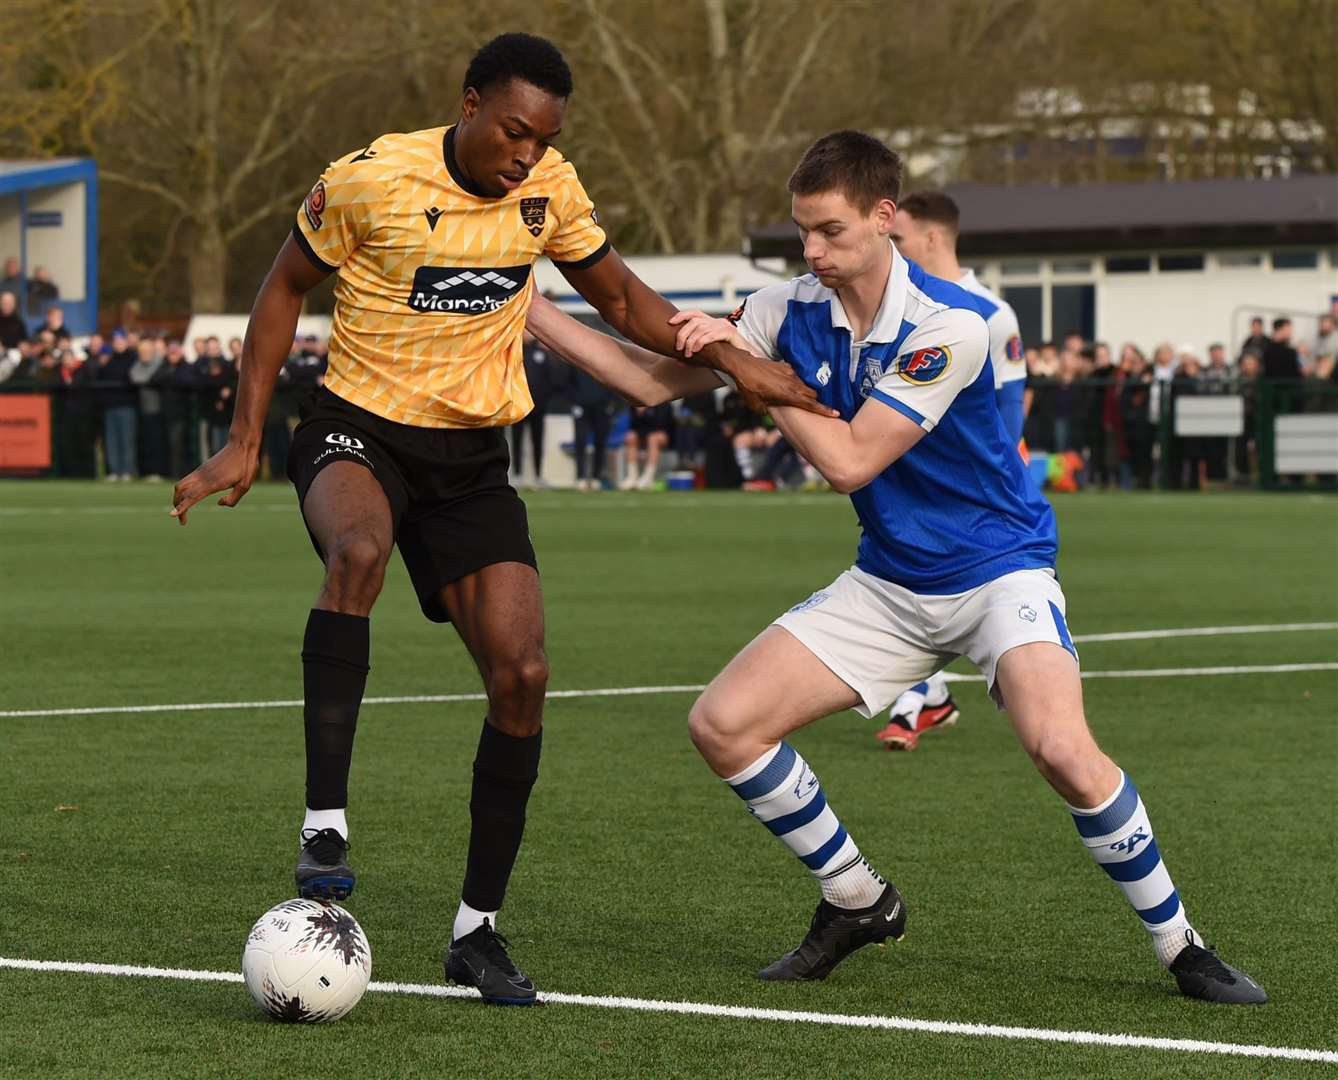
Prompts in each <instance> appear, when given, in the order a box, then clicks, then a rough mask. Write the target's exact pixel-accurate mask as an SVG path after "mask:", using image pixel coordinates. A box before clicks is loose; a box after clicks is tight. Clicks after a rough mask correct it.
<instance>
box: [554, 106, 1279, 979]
mask: <svg viewBox="0 0 1338 1080" xmlns="http://www.w3.org/2000/svg"><path fill="white" fill-rule="evenodd" d="M900 182H901V163H900V160H899V159H898V157H897V155H896V154H894V153H893V152H892V151H891V150H889V149H888V148H887V147H886V146H884V145H883V144H882V143H881V142H879V141H878V140H877V139H874V138H872V137H871V136H868V135H864V134H862V133H860V132H854V131H841V132H836V133H834V134H831V135H827V136H824V137H823V138H821V139H819V140H818V141H817V142H816V143H814V144H813V146H811V147H810V148H809V150H808V151H807V152H806V153H805V155H804V157H803V159H802V160H801V161H800V163H799V166H798V167H797V168H796V170H795V172H794V174H793V175H792V176H791V178H790V184H789V187H790V192H791V194H792V195H793V204H792V205H793V216H794V219H795V221H796V223H797V224H798V226H799V229H800V234H801V236H802V237H803V240H804V256H805V259H806V261H807V262H808V265H809V267H810V268H811V269H812V271H813V273H811V274H808V275H805V276H804V277H800V278H796V279H794V280H792V281H789V282H783V283H778V284H776V285H772V286H768V287H767V288H765V289H762V290H760V291H759V292H757V293H754V294H753V295H752V296H751V297H749V299H748V302H747V304H746V306H745V308H744V310H743V312H742V313H741V316H740V319H739V322H738V325H737V328H736V327H735V326H733V325H732V324H730V323H729V322H725V321H723V320H713V319H708V318H705V317H696V316H692V315H688V314H680V315H678V316H675V317H674V318H673V320H672V321H673V322H675V323H678V324H680V327H681V333H680V336H679V340H678V345H679V347H680V349H682V350H683V351H684V352H685V353H691V352H693V351H695V350H696V349H697V348H700V347H701V346H702V345H704V344H707V343H709V342H714V341H722V340H731V341H733V342H734V343H736V344H740V343H741V344H745V345H747V346H748V347H749V348H751V349H752V350H753V351H755V352H757V353H759V354H761V355H764V356H769V357H771V358H772V359H775V360H781V361H784V362H786V363H788V364H789V365H790V366H791V367H792V368H793V369H794V370H795V372H796V373H797V374H798V375H799V376H800V378H801V379H802V380H803V381H804V382H806V383H807V384H808V385H809V386H810V387H812V388H814V389H815V390H816V391H817V394H818V400H819V401H820V402H821V403H823V404H826V405H828V406H830V407H832V408H834V409H835V410H836V411H837V412H838V414H839V416H838V417H837V418H827V417H816V416H808V415H805V414H802V413H800V412H798V411H796V410H794V409H789V408H774V409H772V413H773V415H774V416H775V419H776V422H777V424H778V426H779V427H780V428H781V430H782V431H783V432H784V434H785V436H786V437H787V438H788V439H789V440H790V441H791V443H793V444H794V446H795V448H796V449H797V450H799V451H800V453H802V454H803V456H804V457H805V458H807V459H808V460H809V461H810V462H812V463H813V465H815V466H816V467H817V468H818V469H819V470H820V471H821V472H822V474H823V475H824V476H825V477H826V478H827V480H828V481H829V482H830V483H831V484H832V486H833V487H834V488H836V489H837V490H839V491H842V492H846V493H849V494H850V495H851V500H852V502H853V503H854V506H855V510H856V512H857V514H858V516H859V519H860V523H861V525H862V527H863V536H862V538H861V541H860V545H859V554H858V558H857V560H856V564H855V566H853V567H852V568H851V569H850V570H848V571H846V572H844V573H842V574H841V575H840V576H839V577H838V578H837V579H836V580H835V581H834V582H832V583H831V584H830V585H828V586H827V587H826V588H823V589H820V590H819V591H817V592H815V593H814V594H813V595H812V596H810V597H809V598H808V599H807V600H805V601H803V602H802V603H800V604H798V605H796V606H795V607H794V608H792V609H791V610H790V611H789V612H787V613H786V614H784V615H782V616H781V617H780V618H779V619H778V620H776V622H775V623H774V624H773V625H772V626H770V627H768V628H767V629H765V630H764V631H763V632H762V633H761V634H760V635H758V637H757V638H755V639H754V640H753V642H752V643H751V644H749V645H748V646H747V647H746V648H745V649H744V650H743V651H742V652H741V653H739V655H738V656H736V657H735V658H734V659H733V660H731V661H730V663H729V664H728V665H727V666H726V668H725V669H724V671H722V672H721V673H720V675H718V676H717V677H716V678H715V679H714V680H713V681H712V682H711V684H710V686H708V687H707V689H706V691H705V692H704V693H703V694H702V695H701V697H700V698H699V699H698V700H697V702H696V704H695V705H694V706H693V709H692V712H691V715H690V718H689V728H690V732H691V735H692V738H693V741H694V743H695V744H696V746H697V748H698V750H699V751H700V752H701V754H702V756H703V757H704V758H705V759H706V761H707V763H708V764H709V765H710V766H711V768H712V769H713V770H714V771H715V772H716V773H717V775H719V776H720V777H721V778H722V779H724V780H725V781H726V782H727V783H728V784H729V785H730V787H731V788H732V789H733V791H734V792H735V794H737V795H738V796H739V797H740V798H741V799H742V800H743V801H744V802H745V804H746V805H747V807H748V809H749V811H750V812H751V813H752V814H753V816H755V817H756V818H757V819H758V820H759V821H761V822H762V823H763V824H764V825H765V826H766V827H767V828H768V830H770V831H771V832H772V833H773V834H774V835H775V836H777V837H778V838H779V839H780V840H781V841H782V842H783V843H784V844H785V845H786V846H787V847H788V848H789V849H790V851H791V852H792V853H793V854H794V855H795V856H796V857H797V858H798V859H799V860H800V861H801V862H803V864H804V865H805V866H806V867H807V868H808V869H809V871H810V872H811V873H812V874H813V875H814V876H815V877H816V878H817V879H818V884H819V887H820V889H821V893H822V899H821V900H820V901H819V903H818V906H817V910H816V911H815V913H814V915H813V918H812V921H811V923H810V928H809V931H808V933H807V935H806V936H805V937H804V939H803V941H802V942H801V944H800V945H799V946H798V947H797V948H796V949H794V950H793V951H792V952H790V953H787V954H786V955H785V956H783V957H781V958H780V959H778V960H776V961H775V962H774V963H772V964H770V965H768V966H767V967H765V968H764V969H763V970H762V971H760V972H759V975H760V977H761V978H764V979H770V980H787V981H788V980H807V979H822V978H825V977H826V976H827V974H828V973H829V972H830V971H831V970H832V968H833V967H835V966H836V964H838V963H839V962H840V961H841V960H842V959H843V958H844V957H845V956H847V955H848V954H849V953H850V952H852V951H854V950H855V949H857V948H859V947H861V946H863V945H866V944H869V943H871V942H877V941H882V940H885V939H888V938H891V939H894V940H895V939H898V938H900V937H901V936H902V934H903V932H904V928H905V923H906V907H905V903H904V901H903V899H902V897H901V894H900V893H899V892H898V890H897V888H896V886H895V885H892V884H890V883H889V882H887V881H886V880H884V878H882V877H881V876H880V875H879V874H878V872H877V871H876V870H875V869H874V868H873V866H872V865H871V864H870V863H869V862H868V860H867V859H866V858H865V857H864V855H863V854H862V853H861V851H860V849H859V847H858V846H857V845H856V843H855V841H854V839H853V838H852V837H851V836H850V835H849V834H848V833H847V831H846V829H845V827H844V826H843V825H842V824H841V822H840V820H839V818H837V816H836V814H835V812H834V810H833V808H832V807H831V806H830V805H829V803H828V802H827V798H826V794H825V793H824V791H823V789H822V785H821V784H820V783H819V781H818V778H817V776H816V775H815V773H814V772H813V770H812V769H811V768H810V767H809V765H808V763H807V762H806V761H805V760H804V759H803V757H802V756H801V755H800V754H799V753H798V752H797V751H796V750H795V749H794V748H793V747H792V746H791V745H790V744H789V743H788V742H786V741H785V738H786V736H788V735H789V734H790V733H791V732H793V731H795V730H797V729H798V728H800V727H803V726H805V725H807V724H809V723H811V722H813V721H814V720H817V719H820V718H822V717H824V716H827V715H829V714H831V713H834V712H837V711H839V710H842V709H848V708H853V709H856V710H857V711H859V712H861V713H862V714H863V715H865V716H868V717H872V716H874V715H876V714H877V713H878V712H879V711H881V710H882V709H884V708H886V707H887V706H888V705H889V704H890V703H891V702H892V701H893V700H894V699H895V698H896V696H897V695H898V694H899V693H900V692H901V691H902V690H904V689H905V688H906V687H908V686H910V685H913V684H914V683H916V682H918V681H920V680H922V679H924V678H925V677H926V676H927V675H929V674H930V673H932V672H934V671H936V670H938V669H939V668H941V667H942V666H943V665H944V664H945V663H946V662H948V661H949V660H950V659H952V658H953V657H955V656H958V655H965V656H968V657H970V658H971V659H972V660H973V661H974V662H975V663H976V664H977V666H978V667H979V668H980V669H981V671H983V672H984V673H985V676H986V680H987V684H988V686H989V687H990V690H991V693H992V694H993V695H994V697H995V698H996V700H997V701H998V702H999V703H1000V705H1001V706H1002V707H1003V708H1005V709H1006V711H1007V713H1008V716H1009V719H1010V720H1011V722H1012V724H1013V727H1014V729H1015V731H1016V732H1017V735H1018V739H1019V741H1020V742H1021V743H1022V746H1023V748H1024V749H1025V750H1026V751H1027V753H1028V754H1029V755H1030V756H1031V758H1032V760H1033V761H1034V762H1035V764H1036V766H1037V768H1038V770H1039V771H1040V773H1041V775H1042V776H1044V778H1045V779H1046V780H1047V781H1048V782H1049V783H1050V785H1051V786H1052V787H1053V788H1054V789H1055V791H1056V792H1057V793H1058V794H1059V795H1060V796H1061V797H1062V798H1063V799H1064V800H1065V803H1066V805H1067V810H1068V811H1069V813H1070V815H1071V816H1072V818H1073V821H1074V824H1075V825H1076V827H1077V829H1078V835H1079V837H1080V840H1081V842H1082V844H1083V846H1084V847H1086V848H1087V849H1088V851H1089V852H1090V854H1091V855H1092V857H1093V858H1094V859H1095V860H1096V862H1097V863H1098V864H1099V865H1100V866H1101V867H1102V869H1103V870H1104V871H1105V872H1106V873H1107V874H1108V875H1109V876H1110V877H1111V879H1112V880H1114V881H1115V882H1116V884H1117V885H1118V886H1119V888H1120V889H1121V891H1122V892H1123V893H1124V895H1125V898H1126V899H1127V900H1128V901H1129V903H1130V905H1131V906H1132V907H1133V908H1134V910H1135V912H1136V914H1137V915H1138V917H1139V918H1140V919H1141V920H1142V922H1143V924H1144V926H1145V928H1146V929H1147V930H1148V932H1149V934H1150V935H1151V937H1152V941H1153V945H1154V948H1155V951H1156V954H1157V957H1158V959H1159V960H1160V961H1161V962H1162V963H1163V964H1164V965H1165V966H1166V967H1168V968H1169V969H1170V971H1171V972H1172V974H1173V975H1174V977H1175V980H1176V983H1177V985H1178V986H1179V988H1180V990H1181V992H1182V993H1184V994H1185V995H1187V996H1190V997H1199V998H1204V999H1207V1000H1211V1001H1219V1002H1230V1003H1256V1002H1262V1001H1264V1000H1266V997H1267V995H1266V994H1265V993H1264V991H1263V990H1262V989H1261V988H1260V987H1259V986H1258V984H1257V983H1255V982H1254V980H1253V979H1251V978H1250V977H1249V976H1247V975H1244V974H1242V973H1241V972H1239V971H1236V970H1235V969H1233V968H1231V967H1229V966H1228V965H1226V964H1225V963H1223V962H1222V961H1221V960H1220V959H1218V957H1217V954H1216V953H1215V952H1212V951H1211V950H1209V949H1206V948H1204V947H1203V944H1202V940H1201V938H1200V937H1199V935H1198V934H1197V933H1196V932H1195V931H1194V928H1193V926H1192V925H1191V923H1190V921H1189V918H1188V915H1187V914H1186V911H1185V908H1184V905H1183V904H1182V903H1181V901H1180V897H1179V893H1178V892H1177V891H1176V889H1175V886H1174V885H1173V883H1172V881H1171V878H1170V874H1169V872H1168V871H1167V869H1166V866H1165V865H1164V863H1163V862H1162V859H1161V855H1160V853H1159V851H1158V848H1157V844H1156V840H1155V837H1154V835H1153V832H1152V825H1151V821H1150V819H1149V817H1148V815H1147V812H1146V811H1145V809H1144V807H1143V802H1142V800H1141V799H1140V797H1139V795H1138V791H1137V789H1136V788H1135V787H1134V785H1133V782H1132V781H1131V780H1130V779H1129V777H1128V776H1126V775H1125V773H1124V772H1123V771H1122V770H1121V769H1120V768H1119V767H1118V766H1116V765H1115V763H1114V762H1112V761H1111V760H1110V758H1108V757H1107V756H1106V755H1105V754H1104V753H1103V752H1102V751H1101V749H1100V748H1099V747H1098V746H1097V744H1096V742H1095V740H1094V739H1093V737H1092V735H1091V733H1090V731H1089V730H1088V727H1087V722H1086V719H1085V717H1084V714H1083V704H1082V684H1081V682H1080V680H1079V674H1078V658H1077V653H1076V651H1075V650H1074V647H1073V642H1072V639H1071V637H1070V635H1069V631H1068V628H1067V626H1066V623H1065V617H1064V610H1065V600H1064V594H1063V592H1062V591H1061V590H1060V588H1059V584H1058V582H1057V581H1056V579H1055V574H1054V564H1055V557H1056V553H1057V538H1056V533H1055V523H1054V516H1053V514H1052V512H1051V510H1050V507H1049V504H1048V503H1046V501H1045V500H1044V498H1042V496H1041V494H1040V492H1039V491H1038V490H1037V489H1036V487H1035V485H1034V484H1033V483H1032V482H1031V481H1030V479H1029V478H1028V476H1027V473H1026V470H1025V468H1024V466H1023V464H1022V461H1021V459H1020V457H1019V455H1018V454H1017V451H1016V447H1015V445H1014V443H1013V441H1012V438H1011V436H1010V433H1009V432H1008V431H1007V430H1006V428H1005V426H1004V423H1003V420H1002V418H1001V416H1000V413H999V410H998V407H997V404H996V402H995V388H994V378H993V371H992V369H991V366H990V363H989V336H988V329H987V327H986V323H985V319H984V318H983V317H982V315H981V314H980V308H979V305H978V303H977V301H976V299H975V298H974V297H973V296H972V295H971V294H970V293H967V292H966V291H965V290H963V289H961V288H960V287H959V286H957V285H954V284H952V283H949V282H946V281H942V280H940V279H937V278H934V277H931V276H929V275H928V274H926V273H924V272H923V271H922V270H921V269H920V268H919V267H916V266H913V265H911V264H910V263H908V262H907V261H906V259H905V258H903V257H902V256H901V255H899V254H898V253H897V251H896V248H895V247H894V246H893V244H892V243H891V241H890V239H889V237H890V235H891V233H892V230H893V226H894V222H895V220H896V215H897V209H896V200H897V197H898V195H899V193H900ZM528 325H529V328H530V330H531V331H532V332H534V333H535V334H536V335H537V336H538V337H539V338H540V340H543V341H544V342H545V343H546V344H547V345H549V346H550V347H551V348H554V349H556V350H557V351H559V352H561V353H562V354H563V355H565V356H568V357H570V358H572V359H573V360H576V361H578V362H580V363H583V364H588V365H591V368H592V369H594V368H601V369H602V370H603V374H602V376H601V377H603V378H605V379H606V381H608V382H609V383H610V385H613V386H614V387H615V388H616V389H618V390H619V391H620V392H622V393H624V394H626V395H627V396H629V397H631V398H632V399H633V400H635V401H637V402H638V403H640V404H653V403H655V402H656V401H661V400H665V399H667V398H671V397H675V396H681V395H683V394H687V393H694V392H700V391H701V390H702V389H704V388H705V387H708V386H710V385H711V384H712V381H713V380H714V377H713V376H710V375H709V373H705V372H701V371H689V370H688V369H687V368H685V367H684V366H683V365H682V364H680V363H678V362H677V361H674V360H667V359H663V358H656V357H654V356H652V355H651V354H648V353H644V352H642V351H640V350H637V349H635V348H634V347H631V346H624V345H621V344H618V343H614V342H611V341H610V340H609V339H605V338H600V336H599V335H598V334H596V333H595V332H594V331H591V330H589V329H588V328H585V327H580V326H579V325H578V324H575V322H574V321H573V320H570V319H566V318H565V317H563V316H561V314H560V313H558V312H556V311H555V310H554V309H552V308H551V307H544V306H539V305H536V307H535V308H533V309H532V310H531V313H530V319H529V323H528ZM628 359H630V360H631V361H632V363H627V362H626V361H627V360H628Z"/></svg>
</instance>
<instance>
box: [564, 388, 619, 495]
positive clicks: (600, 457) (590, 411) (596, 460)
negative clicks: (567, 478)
mask: <svg viewBox="0 0 1338 1080" xmlns="http://www.w3.org/2000/svg"><path fill="white" fill-rule="evenodd" d="M569 370H570V371H571V373H572V379H571V391H570V393H571V415H572V419H573V420H574V421H575V425H576V446H575V455H576V487H577V488H578V489H579V490H581V491H598V490H600V489H601V488H602V487H603V486H604V484H603V478H604V460H605V455H606V454H607V453H608V445H609V431H610V429H611V427H612V424H613V409H614V406H615V403H616V401H617V399H616V398H615V397H614V396H613V391H612V390H610V389H609V388H608V387H607V386H605V385H604V384H603V383H600V382H596V381H595V380H594V379H592V378H591V377H590V376H589V375H587V374H586V373H585V372H584V371H580V370H578V369H576V368H570V369H569ZM592 444H593V448H594V452H593V460H591V457H590V456H588V455H589V454H590V452H591V445H592Z"/></svg>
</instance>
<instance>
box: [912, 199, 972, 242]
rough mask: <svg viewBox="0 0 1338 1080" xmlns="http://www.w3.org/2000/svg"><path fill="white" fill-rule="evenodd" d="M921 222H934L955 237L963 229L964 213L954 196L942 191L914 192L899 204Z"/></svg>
mask: <svg viewBox="0 0 1338 1080" xmlns="http://www.w3.org/2000/svg"><path fill="white" fill-rule="evenodd" d="M897 205H898V206H899V207H900V208H901V209H902V210H903V211H904V212H905V213H907V214H910V215H911V217H913V218H916V219H917V220H919V221H932V222H933V223H934V224H935V225H942V226H943V227H944V228H946V229H948V230H950V231H951V232H952V234H953V235H954V236H956V235H957V232H958V230H959V228H960V227H961V221H962V212H961V211H960V210H958V209H957V204H956V203H955V202H953V200H952V196H951V195H948V194H946V193H945V192H942V191H912V192H911V193H910V194H909V195H907V196H906V197H905V198H904V199H902V200H901V202H899V203H898V204H897Z"/></svg>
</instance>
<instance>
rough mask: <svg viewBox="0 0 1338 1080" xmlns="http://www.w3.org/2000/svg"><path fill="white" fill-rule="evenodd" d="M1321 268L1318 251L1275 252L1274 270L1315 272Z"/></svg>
mask: <svg viewBox="0 0 1338 1080" xmlns="http://www.w3.org/2000/svg"><path fill="white" fill-rule="evenodd" d="M1318 267H1319V252H1318V251H1275V252H1273V269H1274V270H1315V269H1318Z"/></svg>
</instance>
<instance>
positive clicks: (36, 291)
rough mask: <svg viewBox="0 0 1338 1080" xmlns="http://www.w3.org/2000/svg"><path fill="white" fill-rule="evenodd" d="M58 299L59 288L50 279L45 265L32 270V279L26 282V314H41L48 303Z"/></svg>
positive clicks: (49, 273)
mask: <svg viewBox="0 0 1338 1080" xmlns="http://www.w3.org/2000/svg"><path fill="white" fill-rule="evenodd" d="M59 299H60V289H58V288H57V287H56V283H55V282H54V281H52V280H51V272H50V271H49V270H48V269H47V268H46V267H45V266H39V267H37V268H36V269H35V270H33V276H32V280H31V281H29V282H28V314H29V315H43V314H45V312H46V309H47V306H48V305H49V304H54V303H55V302H56V301H57V300H59Z"/></svg>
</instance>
